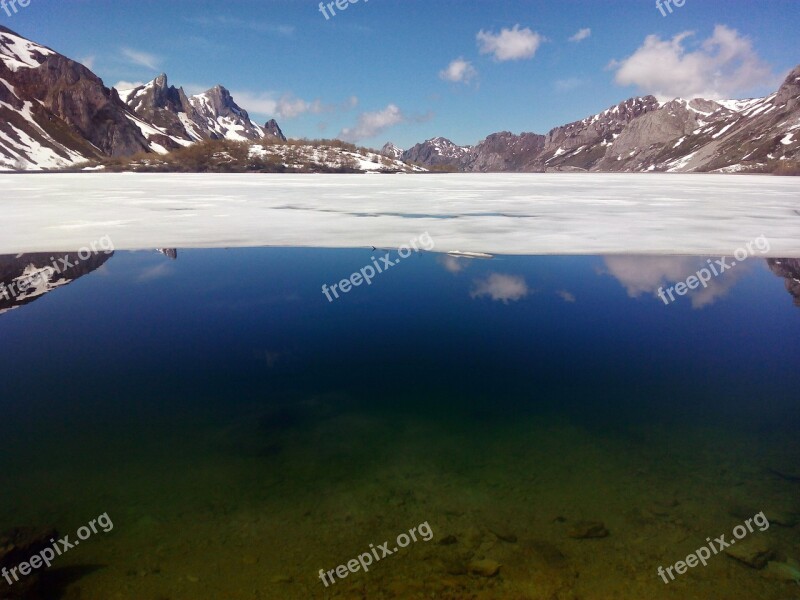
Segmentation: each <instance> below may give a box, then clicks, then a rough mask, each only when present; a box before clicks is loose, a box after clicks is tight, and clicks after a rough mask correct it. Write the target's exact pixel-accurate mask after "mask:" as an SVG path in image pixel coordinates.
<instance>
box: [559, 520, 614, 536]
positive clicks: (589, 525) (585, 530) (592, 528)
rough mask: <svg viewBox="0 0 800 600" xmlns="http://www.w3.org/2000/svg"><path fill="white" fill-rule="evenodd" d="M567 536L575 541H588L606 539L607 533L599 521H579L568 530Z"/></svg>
mask: <svg viewBox="0 0 800 600" xmlns="http://www.w3.org/2000/svg"><path fill="white" fill-rule="evenodd" d="M567 535H568V536H569V537H571V538H574V539H576V540H588V539H596V538H604V537H608V535H609V532H608V529H606V526H605V525H604V524H603V523H601V522H600V521H580V522H578V523H575V525H573V526H572V527H571V528H570V530H569V531H568V532H567Z"/></svg>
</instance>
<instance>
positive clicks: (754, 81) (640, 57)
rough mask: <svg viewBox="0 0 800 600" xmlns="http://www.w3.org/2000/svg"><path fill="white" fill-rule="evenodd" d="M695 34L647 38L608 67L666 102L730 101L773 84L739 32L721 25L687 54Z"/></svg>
mask: <svg viewBox="0 0 800 600" xmlns="http://www.w3.org/2000/svg"><path fill="white" fill-rule="evenodd" d="M693 35H694V33H693V32H691V31H684V32H683V33H679V34H677V35H676V36H675V37H673V38H672V39H671V40H662V39H661V38H660V37H659V36H657V35H648V36H647V37H646V38H645V40H644V43H643V44H642V45H641V46H640V47H639V48H638V49H637V50H636V51H635V52H634V53H633V54H632V55H630V56H629V57H627V58H625V59H624V60H622V61H620V62H617V61H612V63H611V64H610V65H609V66H610V67H611V68H613V69H616V75H615V80H616V82H617V83H618V84H620V85H635V86H637V87H638V88H640V89H641V90H642V91H643V92H645V93H649V94H653V95H655V96H658V97H659V98H662V99H668V98H675V97H676V96H682V97H685V98H696V97H703V98H709V99H720V98H730V97H732V96H736V95H737V94H742V93H745V92H748V91H750V90H753V89H754V88H757V87H758V86H762V85H768V84H772V83H774V82H775V80H776V77H775V76H774V75H773V73H772V71H771V69H770V67H769V65H767V64H766V63H764V62H763V61H762V60H761V59H760V58H759V57H758V54H757V53H756V51H755V50H754V49H753V45H752V43H751V41H750V40H749V39H748V38H746V37H744V36H741V35H739V32H738V31H736V30H735V29H730V28H729V27H726V26H725V25H717V26H716V27H714V33H713V34H712V35H711V37H709V38H707V39H705V40H703V41H702V43H700V44H699V45H695V49H694V50H691V51H689V50H687V48H686V42H688V41H689V40H690V39H691V38H692V36H693Z"/></svg>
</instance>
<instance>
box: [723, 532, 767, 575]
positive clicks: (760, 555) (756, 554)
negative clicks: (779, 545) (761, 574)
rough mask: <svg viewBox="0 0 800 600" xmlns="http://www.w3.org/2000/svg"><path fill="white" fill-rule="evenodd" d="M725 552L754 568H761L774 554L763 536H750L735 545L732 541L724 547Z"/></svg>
mask: <svg viewBox="0 0 800 600" xmlns="http://www.w3.org/2000/svg"><path fill="white" fill-rule="evenodd" d="M725 554H727V555H728V556H730V557H731V558H735V559H736V560H738V561H740V562H743V563H744V564H746V565H747V566H748V567H752V568H754V569H763V568H764V567H766V566H767V562H769V559H771V558H772V557H773V556H774V555H775V553H774V552H773V551H772V550H771V549H770V547H769V546H768V545H767V542H766V541H765V540H764V539H763V538H751V539H749V540H745V541H743V542H737V543H736V545H733V543H732V544H731V546H730V547H728V548H726V549H725Z"/></svg>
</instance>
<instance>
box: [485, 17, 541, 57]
mask: <svg viewBox="0 0 800 600" xmlns="http://www.w3.org/2000/svg"><path fill="white" fill-rule="evenodd" d="M477 39H478V48H479V49H480V53H481V54H492V55H494V59H495V60H496V61H500V62H502V61H506V60H520V59H523V58H532V57H533V56H534V55H535V54H536V51H537V50H538V49H539V46H540V45H541V44H542V42H543V41H544V37H543V36H541V35H539V34H538V33H536V32H535V31H532V30H531V29H530V28H529V27H526V28H525V29H520V26H519V25H514V27H513V28H512V29H501V30H500V33H492V32H490V31H484V30H483V29H481V30H480V31H479V32H478V35H477Z"/></svg>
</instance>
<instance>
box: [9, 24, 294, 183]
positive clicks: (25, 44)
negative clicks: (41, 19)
mask: <svg viewBox="0 0 800 600" xmlns="http://www.w3.org/2000/svg"><path fill="white" fill-rule="evenodd" d="M213 139H230V140H254V141H258V140H262V139H280V140H285V139H286V138H285V136H284V135H283V132H282V131H281V129H280V127H279V126H278V124H277V122H275V121H274V120H271V121H268V122H267V123H266V124H265V125H264V126H263V127H262V126H260V125H258V124H257V123H255V122H254V121H252V120H251V119H250V116H249V115H248V114H247V111H245V110H244V109H242V108H241V107H240V106H238V105H237V104H236V102H235V101H234V100H233V98H232V97H231V94H230V92H228V90H226V89H225V88H224V87H222V86H216V87H214V88H212V89H210V90H208V91H207V92H204V93H202V94H198V95H196V96H191V97H189V96H187V95H186V94H185V93H184V91H183V89H181V88H175V87H174V86H170V85H169V83H168V81H167V76H166V75H163V74H162V75H160V76H158V77H156V79H154V80H153V81H151V82H150V83H148V84H146V85H142V86H139V87H136V88H134V89H131V90H121V91H118V90H115V89H113V88H111V89H110V88H107V87H105V85H104V84H103V82H102V80H101V79H100V78H99V77H97V76H96V75H95V74H94V73H92V72H91V71H90V70H89V69H87V68H86V67H84V66H83V65H81V64H79V63H77V62H75V61H73V60H70V59H69V58H67V57H65V56H62V55H60V54H58V53H57V52H55V51H54V50H52V49H50V48H47V47H45V46H42V45H40V44H37V43H35V42H32V41H30V40H27V39H25V38H24V37H22V36H21V35H19V34H17V33H15V32H13V31H11V30H10V29H7V28H5V27H0V170H42V169H59V168H69V167H73V166H75V165H77V164H80V163H83V162H84V161H86V160H101V159H103V158H106V157H124V156H131V155H133V154H138V153H152V152H157V153H165V152H168V151H170V150H174V149H177V148H181V147H183V146H188V145H191V144H193V143H196V142H198V141H202V140H213Z"/></svg>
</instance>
